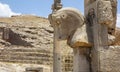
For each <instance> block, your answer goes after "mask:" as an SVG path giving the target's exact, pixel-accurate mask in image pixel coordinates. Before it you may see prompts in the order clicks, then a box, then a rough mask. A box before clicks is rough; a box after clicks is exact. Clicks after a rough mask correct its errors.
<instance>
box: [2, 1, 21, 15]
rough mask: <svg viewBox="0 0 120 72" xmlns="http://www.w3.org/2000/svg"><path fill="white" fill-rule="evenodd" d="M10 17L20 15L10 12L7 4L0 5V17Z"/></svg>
mask: <svg viewBox="0 0 120 72" xmlns="http://www.w3.org/2000/svg"><path fill="white" fill-rule="evenodd" d="M12 15H20V13H15V12H13V11H12V10H11V8H10V7H9V5H8V4H3V3H0V17H11V16H12Z"/></svg>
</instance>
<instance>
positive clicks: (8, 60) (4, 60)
mask: <svg viewBox="0 0 120 72" xmlns="http://www.w3.org/2000/svg"><path fill="white" fill-rule="evenodd" d="M0 62H11V63H24V64H25V63H31V64H43V65H51V63H48V62H45V61H44V62H43V61H41V60H10V59H0Z"/></svg>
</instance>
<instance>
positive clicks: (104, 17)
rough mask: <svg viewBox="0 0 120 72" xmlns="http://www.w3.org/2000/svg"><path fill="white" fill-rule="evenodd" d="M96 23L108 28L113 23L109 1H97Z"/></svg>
mask: <svg viewBox="0 0 120 72" xmlns="http://www.w3.org/2000/svg"><path fill="white" fill-rule="evenodd" d="M97 5H98V7H97V8H98V9H97V10H98V11H97V12H98V13H97V16H98V17H97V18H98V23H99V24H106V25H107V26H109V25H110V24H111V23H112V22H113V14H112V6H111V2H110V1H103V0H99V1H98V4H97Z"/></svg>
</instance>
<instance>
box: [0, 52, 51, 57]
mask: <svg viewBox="0 0 120 72" xmlns="http://www.w3.org/2000/svg"><path fill="white" fill-rule="evenodd" d="M0 55H11V56H12V55H13V56H15V55H17V56H34V57H51V56H52V54H51V53H40V52H11V51H9V52H7V51H6V52H1V53H0Z"/></svg>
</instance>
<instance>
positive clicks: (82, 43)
mask: <svg viewBox="0 0 120 72" xmlns="http://www.w3.org/2000/svg"><path fill="white" fill-rule="evenodd" d="M67 43H68V45H69V46H71V47H72V48H78V47H91V46H92V44H91V43H90V42H89V41H88V36H87V32H86V25H83V26H82V27H80V28H78V29H76V31H75V33H74V34H73V35H71V37H70V38H69V39H68V42H67Z"/></svg>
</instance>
